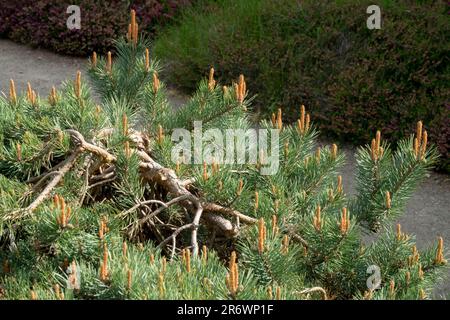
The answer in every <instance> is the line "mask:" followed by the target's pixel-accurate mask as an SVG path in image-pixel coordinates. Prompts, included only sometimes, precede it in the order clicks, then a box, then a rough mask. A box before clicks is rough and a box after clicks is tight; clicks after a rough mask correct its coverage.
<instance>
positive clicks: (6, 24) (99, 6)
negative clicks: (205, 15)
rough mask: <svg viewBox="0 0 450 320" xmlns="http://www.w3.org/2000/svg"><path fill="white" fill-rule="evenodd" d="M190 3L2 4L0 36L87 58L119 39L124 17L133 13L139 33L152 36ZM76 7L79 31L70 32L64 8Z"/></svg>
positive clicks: (83, 0) (29, 0) (27, 0)
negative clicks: (79, 14)
mask: <svg viewBox="0 0 450 320" xmlns="http://www.w3.org/2000/svg"><path fill="white" fill-rule="evenodd" d="M190 3H191V1H190V0H169V1H167V0H163V1H161V0H133V1H123V0H109V1H105V0H94V1H93V0H77V1H61V0H40V1H35V0H21V1H20V5H17V1H13V0H2V1H1V3H0V35H2V36H5V37H8V38H9V39H11V40H13V41H16V42H20V43H24V44H27V45H33V46H37V47H44V48H47V49H50V50H53V51H56V52H58V53H64V54H70V55H80V56H87V55H89V54H90V53H91V52H92V51H97V52H101V53H106V52H107V51H108V50H112V49H113V47H114V45H113V41H114V39H116V38H118V37H119V36H122V35H123V34H122V32H123V30H124V29H125V26H126V25H127V19H126V13H127V12H128V10H129V9H130V8H134V9H135V10H136V13H137V16H138V19H139V22H140V30H141V31H143V32H145V33H146V34H147V35H149V36H154V35H155V33H156V32H157V30H158V29H159V28H160V27H162V26H163V25H165V24H167V23H169V22H171V21H172V19H173V17H175V16H177V15H178V14H179V12H180V9H181V8H183V7H186V6H188V5H189V4H190ZM71 5H77V6H78V7H79V8H80V13H81V17H80V18H81V19H80V20H81V21H80V22H81V28H80V29H70V28H68V27H67V20H68V18H69V16H70V14H68V13H67V8H68V7H69V6H71Z"/></svg>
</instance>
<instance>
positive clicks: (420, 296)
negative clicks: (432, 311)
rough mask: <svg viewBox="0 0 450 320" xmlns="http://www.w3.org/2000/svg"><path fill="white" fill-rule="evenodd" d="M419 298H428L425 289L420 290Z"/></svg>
mask: <svg viewBox="0 0 450 320" xmlns="http://www.w3.org/2000/svg"><path fill="white" fill-rule="evenodd" d="M419 298H420V300H425V299H426V298H427V294H426V293H425V290H423V289H422V288H421V289H420V290H419Z"/></svg>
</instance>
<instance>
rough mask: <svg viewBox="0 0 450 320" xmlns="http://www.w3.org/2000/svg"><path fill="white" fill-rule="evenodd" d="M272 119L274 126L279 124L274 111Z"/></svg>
mask: <svg viewBox="0 0 450 320" xmlns="http://www.w3.org/2000/svg"><path fill="white" fill-rule="evenodd" d="M270 120H271V122H272V127H275V126H276V125H277V116H276V115H275V113H272V118H271V119H270Z"/></svg>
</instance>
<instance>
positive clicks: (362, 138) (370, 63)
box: [155, 0, 450, 172]
mask: <svg viewBox="0 0 450 320" xmlns="http://www.w3.org/2000/svg"><path fill="white" fill-rule="evenodd" d="M370 5H378V6H379V7H380V10H381V21H382V23H381V29H379V30H376V29H375V30H370V29H368V28H367V19H368V18H369V14H367V13H366V10H367V8H368V7H369V6H370ZM449 31H450V30H449V24H448V5H447V4H446V2H445V1H411V0H402V1H391V0H383V1H368V0H344V1H327V0H279V1H271V0H247V1H230V0H221V1H214V2H213V3H210V2H209V1H204V2H203V3H201V5H197V6H194V7H193V9H192V10H187V12H186V14H185V15H183V16H182V17H181V19H180V22H179V23H178V24H174V25H172V26H170V27H169V28H167V29H166V30H164V31H163V32H162V33H161V34H160V35H159V37H158V38H157V41H156V42H155V52H156V54H157V56H159V57H160V58H161V59H163V61H164V62H165V63H167V64H168V65H169V66H170V67H171V68H170V69H168V72H167V76H168V78H169V79H170V80H172V81H173V82H176V83H177V85H178V86H180V87H182V88H186V89H187V90H188V91H190V90H193V89H194V88H195V86H196V83H197V82H198V80H199V79H200V78H201V77H203V75H204V74H205V73H206V72H207V70H208V69H209V68H210V67H211V66H213V67H214V68H215V69H217V71H218V73H217V76H218V78H219V80H227V79H231V78H235V77H237V76H238V75H239V74H240V73H244V74H245V75H246V78H247V79H249V89H250V90H251V91H252V92H257V93H258V94H257V96H256V98H255V101H254V106H256V107H258V108H259V110H261V111H262V113H263V114H264V115H265V116H267V115H270V113H271V112H273V111H276V110H277V108H279V106H283V108H284V110H285V112H284V113H285V118H289V119H290V120H291V121H294V120H295V118H296V117H297V113H298V112H297V109H298V106H299V105H301V104H307V105H308V106H309V109H310V110H311V117H312V120H314V122H315V123H316V126H317V127H318V128H319V129H320V130H321V132H322V133H324V134H326V135H327V136H329V137H333V138H337V139H340V140H344V141H348V142H352V143H354V144H356V145H358V144H361V143H365V142H366V141H368V140H369V139H370V137H371V136H372V135H373V132H375V131H376V130H382V131H383V137H384V138H385V139H386V140H387V141H389V142H391V143H393V144H395V143H396V142H397V141H399V140H400V139H401V138H403V137H405V136H407V135H409V134H411V133H413V132H414V127H415V122H416V121H417V119H422V120H423V121H424V124H426V126H427V130H428V131H429V138H430V141H431V142H433V143H434V144H435V145H436V146H437V148H438V151H439V153H440V155H441V157H440V160H439V163H438V167H439V168H440V169H444V170H446V171H448V172H449V170H450V166H449V164H450V158H449V152H450V149H449V146H450V135H449V133H448V132H449V129H450V120H449V119H450V109H449V108H448V102H449V99H450V90H449V88H448V83H449V82H450V79H449V75H450V69H449V66H450V64H449V58H448V57H449V56H450V54H449V48H448V46H447V45H445V44H446V43H448V42H449V34H450V32H449Z"/></svg>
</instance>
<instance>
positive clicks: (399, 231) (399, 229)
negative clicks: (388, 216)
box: [396, 223, 403, 241]
mask: <svg viewBox="0 0 450 320" xmlns="http://www.w3.org/2000/svg"><path fill="white" fill-rule="evenodd" d="M396 238H397V241H400V240H402V238H403V233H402V226H401V225H400V223H397V227H396Z"/></svg>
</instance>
